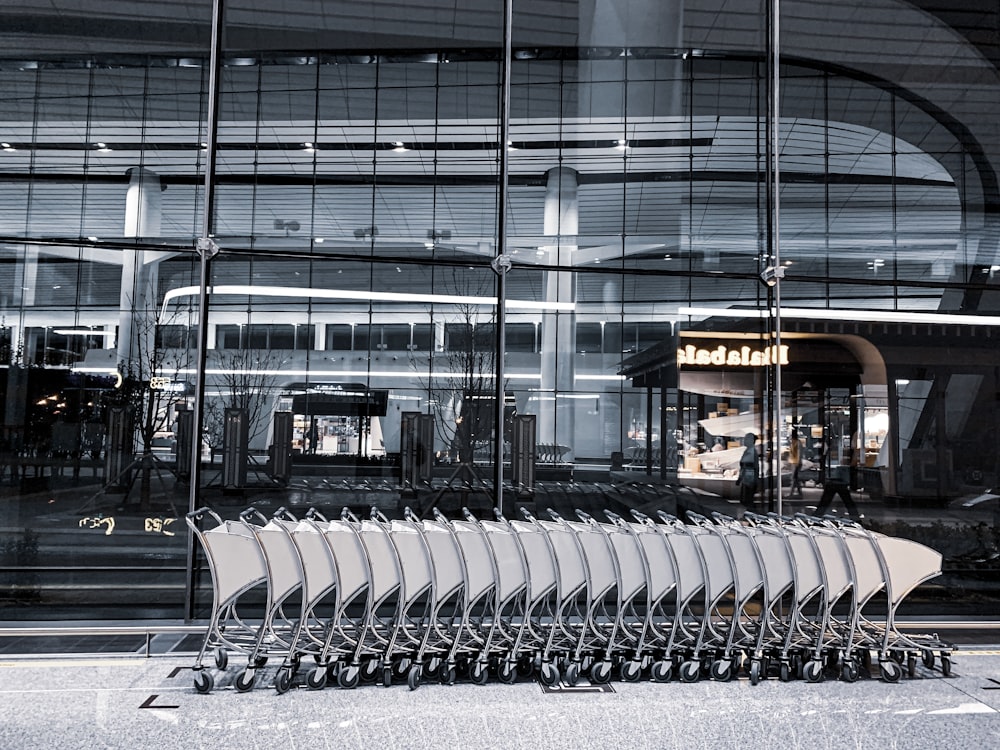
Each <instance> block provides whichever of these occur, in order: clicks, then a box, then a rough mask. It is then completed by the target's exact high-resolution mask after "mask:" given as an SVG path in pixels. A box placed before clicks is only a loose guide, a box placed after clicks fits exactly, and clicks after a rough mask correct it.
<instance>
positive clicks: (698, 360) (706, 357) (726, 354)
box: [677, 344, 788, 367]
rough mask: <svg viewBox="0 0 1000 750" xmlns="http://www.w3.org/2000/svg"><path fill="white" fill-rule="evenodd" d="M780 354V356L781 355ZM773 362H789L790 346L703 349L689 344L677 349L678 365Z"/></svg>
mask: <svg viewBox="0 0 1000 750" xmlns="http://www.w3.org/2000/svg"><path fill="white" fill-rule="evenodd" d="M779 354H780V356H779ZM773 364H782V365H787V364H788V346H787V345H786V344H782V345H781V346H780V347H779V346H765V347H762V348H759V349H755V348H754V347H751V346H732V347H730V346H726V345H725V344H719V345H718V346H717V347H715V348H712V349H703V348H699V347H697V346H695V345H694V344H688V345H687V346H682V347H680V348H679V349H678V350H677V366H678V367H683V366H685V365H700V366H708V367H713V366H714V367H768V366H769V365H773Z"/></svg>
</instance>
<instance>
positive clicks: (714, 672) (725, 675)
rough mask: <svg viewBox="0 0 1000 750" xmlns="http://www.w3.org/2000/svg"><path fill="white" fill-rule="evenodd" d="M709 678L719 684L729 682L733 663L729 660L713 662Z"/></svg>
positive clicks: (731, 677)
mask: <svg viewBox="0 0 1000 750" xmlns="http://www.w3.org/2000/svg"><path fill="white" fill-rule="evenodd" d="M710 676H711V678H712V679H713V680H717V681H719V682H729V681H730V680H731V679H733V662H732V661H731V660H730V659H718V660H716V661H713V662H712V667H711V672H710Z"/></svg>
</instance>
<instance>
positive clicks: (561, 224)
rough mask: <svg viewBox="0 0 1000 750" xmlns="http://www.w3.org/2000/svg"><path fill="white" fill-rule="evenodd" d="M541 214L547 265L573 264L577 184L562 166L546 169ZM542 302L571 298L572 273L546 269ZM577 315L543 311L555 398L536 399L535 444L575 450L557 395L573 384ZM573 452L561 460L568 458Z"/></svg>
mask: <svg viewBox="0 0 1000 750" xmlns="http://www.w3.org/2000/svg"><path fill="white" fill-rule="evenodd" d="M546 178H547V183H546V187H545V217H544V227H543V231H544V233H545V235H546V237H553V238H555V239H554V240H553V242H554V244H553V245H551V246H548V247H546V248H544V251H545V253H547V256H548V257H545V258H543V260H544V261H545V262H546V263H553V264H554V263H557V262H560V263H562V264H564V265H572V263H573V254H574V252H575V250H576V247H577V235H578V234H579V227H580V214H579V194H578V193H579V186H578V182H577V173H576V171H575V170H573V169H569V168H566V167H556V168H554V169H550V170H549V171H548V172H547V173H546ZM545 301H546V302H575V301H576V273H575V272H573V271H546V273H545ZM575 350H576V313H573V312H548V311H547V312H545V313H544V314H543V315H542V339H541V376H542V382H541V387H542V391H543V393H545V395H546V396H548V395H549V394H550V393H552V392H555V395H556V400H555V401H554V402H553V401H541V402H539V414H538V442H539V443H557V444H560V445H566V446H569V447H570V448H571V449H572V448H574V442H575V441H574V434H573V431H574V422H575V420H574V414H573V409H574V404H575V402H574V401H573V400H572V399H566V398H559V395H560V394H564V395H565V394H569V393H570V392H572V391H573V388H574V373H575V371H576V368H575V364H574V358H575ZM572 458H573V453H572V452H571V453H569V454H566V455H565V456H564V459H565V460H572Z"/></svg>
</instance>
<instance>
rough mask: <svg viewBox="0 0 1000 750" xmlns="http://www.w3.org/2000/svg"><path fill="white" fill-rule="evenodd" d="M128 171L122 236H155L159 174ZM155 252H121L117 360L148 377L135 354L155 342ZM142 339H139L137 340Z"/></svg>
mask: <svg viewBox="0 0 1000 750" xmlns="http://www.w3.org/2000/svg"><path fill="white" fill-rule="evenodd" d="M127 174H128V175H129V178H130V181H129V186H128V193H127V194H126V197H125V226H124V227H123V230H122V235H123V236H124V237H136V238H139V237H158V236H159V235H160V218H161V216H162V200H161V193H162V192H163V188H162V186H161V184H160V177H159V175H157V174H156V173H155V172H153V171H151V170H148V169H143V168H142V167H133V168H132V169H129V170H128V172H127ZM158 266H159V263H158V254H154V253H150V252H147V251H145V250H123V251H122V277H121V278H122V282H121V292H120V296H119V301H118V304H119V307H118V310H119V313H118V342H117V346H118V363H119V369H120V370H121V371H122V372H126V371H127V370H128V369H129V367H130V365H129V363H131V369H132V370H133V371H134V373H135V374H136V375H140V376H144V377H149V376H150V375H151V374H153V373H148V372H143V371H142V370H143V369H144V368H146V367H147V366H148V364H149V363H148V359H149V356H148V354H147V355H146V356H145V359H146V360H147V362H138V361H136V357H139V356H141V354H142V353H143V352H147V353H148V352H151V350H152V346H153V344H154V340H153V333H154V323H155V320H156V315H157V314H158V312H159V311H158V310H157V307H156V303H157V300H156V284H157V270H158ZM140 339H141V340H140Z"/></svg>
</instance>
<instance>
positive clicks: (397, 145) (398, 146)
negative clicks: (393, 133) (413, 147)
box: [392, 141, 410, 153]
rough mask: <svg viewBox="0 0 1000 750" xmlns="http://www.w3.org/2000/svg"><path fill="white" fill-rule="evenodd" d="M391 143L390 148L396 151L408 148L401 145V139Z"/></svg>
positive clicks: (400, 151) (399, 151) (401, 151)
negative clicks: (391, 146)
mask: <svg viewBox="0 0 1000 750" xmlns="http://www.w3.org/2000/svg"><path fill="white" fill-rule="evenodd" d="M392 145H393V149H392V150H393V151H395V152H396V153H403V152H404V151H409V150H410V149H408V148H407V147H406V146H405V145H403V142H402V141H393V142H392Z"/></svg>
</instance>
